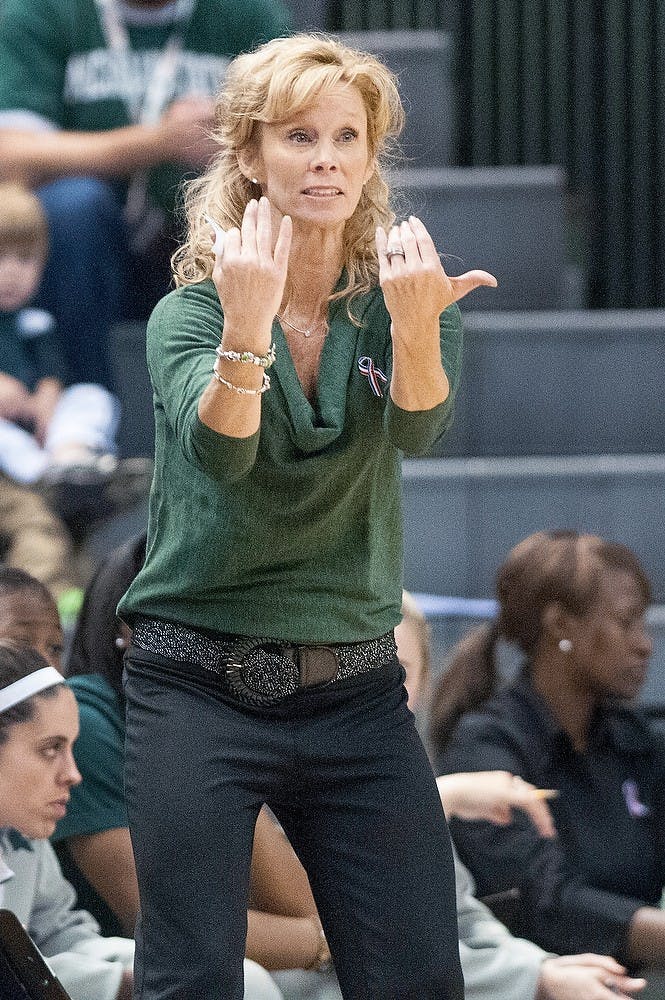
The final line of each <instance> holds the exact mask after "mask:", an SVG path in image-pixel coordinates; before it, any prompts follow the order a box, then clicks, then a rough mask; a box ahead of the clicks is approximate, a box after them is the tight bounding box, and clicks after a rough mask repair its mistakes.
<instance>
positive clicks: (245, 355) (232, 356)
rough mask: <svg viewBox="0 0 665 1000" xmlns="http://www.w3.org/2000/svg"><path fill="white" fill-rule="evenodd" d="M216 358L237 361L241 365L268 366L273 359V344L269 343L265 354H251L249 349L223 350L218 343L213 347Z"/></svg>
mask: <svg viewBox="0 0 665 1000" xmlns="http://www.w3.org/2000/svg"><path fill="white" fill-rule="evenodd" d="M215 354H216V355H217V357H218V358H225V359H226V360H227V361H239V362H240V363H241V364H242V365H257V366H258V367H259V368H270V366H271V364H273V362H274V360H275V345H274V344H271V345H270V347H269V348H268V351H267V352H266V354H252V352H251V351H225V350H223V348H222V345H221V344H220V345H219V347H217V348H216V349H215Z"/></svg>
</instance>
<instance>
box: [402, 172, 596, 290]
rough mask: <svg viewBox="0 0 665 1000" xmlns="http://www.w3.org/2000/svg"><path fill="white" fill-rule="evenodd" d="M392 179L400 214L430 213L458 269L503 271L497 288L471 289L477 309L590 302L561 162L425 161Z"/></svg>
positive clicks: (427, 218) (441, 246) (448, 264)
mask: <svg viewBox="0 0 665 1000" xmlns="http://www.w3.org/2000/svg"><path fill="white" fill-rule="evenodd" d="M391 183H392V185H393V186H394V188H395V190H396V192H397V203H396V207H397V210H398V213H399V215H400V216H401V217H405V216H407V215H408V214H411V213H413V214H414V215H418V216H419V217H420V218H422V220H423V222H424V223H425V225H426V226H427V228H428V229H429V232H430V235H431V236H432V239H433V240H434V243H435V245H436V248H437V250H438V251H439V253H440V254H441V255H442V260H443V264H444V267H445V268H446V270H447V271H448V272H449V273H450V274H461V273H462V272H463V271H468V270H469V269H471V268H477V267H480V268H482V269H483V270H485V271H490V272H491V273H492V274H494V275H495V277H496V278H497V281H498V283H499V284H498V287H497V288H493V289H487V288H480V289H478V290H476V291H475V292H472V293H471V295H470V296H469V298H468V299H467V306H468V308H469V309H474V310H475V309H483V310H485V309H489V310H497V309H511V310H521V309H563V308H577V307H578V306H580V305H581V304H582V298H583V289H582V280H581V277H580V274H579V271H578V270H577V269H576V268H575V267H573V266H572V265H571V264H570V263H569V261H568V252H567V237H566V207H565V196H566V176H565V173H564V171H563V170H562V169H561V168H560V167H556V166H542V167H442V168H434V167H419V168H411V169H405V170H399V171H394V172H393V174H392V176H391Z"/></svg>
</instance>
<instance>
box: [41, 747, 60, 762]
mask: <svg viewBox="0 0 665 1000" xmlns="http://www.w3.org/2000/svg"><path fill="white" fill-rule="evenodd" d="M57 754H58V750H57V747H44V748H43V750H42V756H43V757H45V758H46V760H55V758H56V756H57Z"/></svg>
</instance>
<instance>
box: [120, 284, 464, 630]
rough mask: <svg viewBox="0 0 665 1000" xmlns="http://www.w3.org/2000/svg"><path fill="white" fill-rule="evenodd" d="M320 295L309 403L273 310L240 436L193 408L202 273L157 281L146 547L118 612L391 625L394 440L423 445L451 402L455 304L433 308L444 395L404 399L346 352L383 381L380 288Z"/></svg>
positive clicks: (211, 344) (418, 449)
mask: <svg viewBox="0 0 665 1000" xmlns="http://www.w3.org/2000/svg"><path fill="white" fill-rule="evenodd" d="M354 312H355V314H356V316H357V317H358V318H359V319H360V320H361V321H362V328H361V329H360V330H359V329H358V328H357V327H355V326H354V325H353V324H352V323H351V322H350V321H349V319H348V317H347V314H346V304H345V302H343V301H341V302H340V301H338V302H335V303H333V304H332V305H331V307H330V310H329V322H330V332H329V333H328V335H327V337H326V341H325V344H324V347H323V353H322V356H321V364H320V372H319V392H318V398H317V403H316V406H315V407H312V406H311V405H310V403H309V402H308V400H307V398H306V397H305V395H304V393H303V391H302V387H301V385H300V382H299V380H298V377H297V374H296V371H295V368H294V365H293V362H292V359H291V356H290V354H289V350H288V347H287V344H286V341H285V338H284V335H283V333H282V330H281V328H280V326H279V324H278V323H277V322H276V323H275V324H274V326H273V337H274V340H275V344H276V348H277V360H276V362H275V364H274V365H273V367H272V368H271V369H270V375H271V379H272V388H271V389H270V391H269V392H267V393H265V395H264V396H263V397H262V404H261V405H262V415H261V427H260V430H259V431H257V433H256V434H254V435H252V436H251V437H249V438H244V439H237V438H231V437H227V436H225V435H222V434H218V433H216V432H215V431H213V430H211V429H210V428H208V427H206V426H205V425H204V424H203V423H201V421H200V420H199V418H198V412H197V408H198V402H199V399H200V397H201V394H202V392H203V390H204V389H205V387H206V386H207V385H208V383H209V381H210V373H211V370H212V367H213V363H214V360H215V347H216V346H217V344H218V343H219V336H220V331H221V329H222V327H223V315H222V311H221V307H220V304H219V299H218V297H217V293H216V290H215V287H214V285H213V284H212V282H211V281H206V282H204V283H202V284H199V285H191V286H188V287H185V288H182V289H179V290H178V291H175V292H171V293H170V294H169V295H167V296H166V297H165V298H164V299H163V300H162V301H161V302H160V303H159V304H158V305H157V307H156V309H155V311H154V312H153V315H152V317H151V319H150V322H149V324H148V366H149V368H150V374H151V378H152V382H153V387H154V403H155V431H156V460H155V478H154V483H153V488H152V493H151V497H150V515H149V524H148V545H147V555H146V561H145V565H144V567H143V569H142V570H141V572H140V573H139V574H138V576H137V578H136V579H135V580H134V582H133V583H132V585H131V586H130V588H129V591H128V592H127V594H126V595H125V596H124V597H123V599H122V601H121V602H120V606H119V614H120V615H121V616H122V617H123V618H125V619H127V620H128V621H131V619H132V618H133V616H135V615H137V614H142V615H147V616H150V617H157V618H164V619H167V620H171V621H177V622H181V623H183V624H185V625H191V626H194V627H199V628H208V629H214V630H219V631H223V632H233V633H239V634H246V635H253V636H271V637H274V638H278V639H285V640H290V641H293V642H310V643H315V642H323V643H325V642H353V641H358V640H362V639H369V638H374V637H376V636H379V635H382V634H384V633H385V632H387V631H389V630H390V629H392V628H393V627H394V626H395V625H396V624H397V622H398V621H399V618H400V604H401V591H402V510H401V497H400V479H401V463H400V459H401V453H402V452H406V453H409V454H421V453H423V452H426V451H427V450H428V449H429V448H430V447H431V445H432V444H433V443H434V441H435V440H436V439H437V438H438V437H439V436H440V435H441V434H442V433H443V431H444V430H445V429H446V428H447V426H448V424H449V423H450V420H451V417H452V408H453V399H454V395H455V391H456V389H457V384H458V380H459V370H460V361H461V322H460V315H459V310H458V309H457V307H456V306H453V307H450V308H449V309H447V310H446V311H445V312H444V313H443V314H442V316H441V350H442V357H443V363H444V367H445V370H446V373H447V375H448V378H449V380H450V384H451V394H450V396H449V398H448V399H447V400H446V402H445V403H442V404H440V405H439V406H436V407H434V408H433V409H431V410H428V411H423V412H406V411H404V410H401V409H399V408H398V407H397V406H395V404H394V403H393V402H392V401H391V400H390V398H389V394H388V391H387V390H386V391H385V392H384V395H383V397H382V398H379V397H377V396H376V395H374V393H373V392H372V389H371V387H370V384H369V380H368V378H367V377H366V376H364V375H363V374H362V373H361V372H360V370H359V365H358V361H359V358H361V357H363V356H367V357H370V358H372V360H373V361H374V362H375V364H376V365H378V367H379V368H381V370H382V371H383V372H384V373H385V375H386V376H387V378H388V382H389V381H390V375H391V367H392V360H391V356H392V352H391V340H390V316H389V314H388V312H387V310H386V307H385V304H384V301H383V295H382V293H381V291H380V289H378V288H377V289H375V290H373V291H372V292H370V293H369V294H367V295H365V296H364V297H363V298H361V299H359V300H356V302H355V305H354Z"/></svg>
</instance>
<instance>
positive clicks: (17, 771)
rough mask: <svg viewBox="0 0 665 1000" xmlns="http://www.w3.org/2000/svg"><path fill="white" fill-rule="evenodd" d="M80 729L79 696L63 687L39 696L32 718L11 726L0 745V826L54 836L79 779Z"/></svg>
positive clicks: (38, 837)
mask: <svg viewBox="0 0 665 1000" xmlns="http://www.w3.org/2000/svg"><path fill="white" fill-rule="evenodd" d="M78 733H79V718H78V707H77V705H76V698H75V697H74V695H73V694H72V692H71V691H70V690H69V688H67V687H65V686H64V685H62V686H61V687H59V688H58V690H57V692H56V693H55V694H53V695H51V696H50V697H40V696H39V695H37V696H36V697H35V711H34V714H33V717H32V718H31V719H30V720H29V721H28V722H17V723H16V724H15V725H13V726H11V727H10V729H9V732H8V735H7V740H6V742H5V743H3V744H2V745H0V826H2V827H5V826H6V827H11V828H12V829H14V830H18V831H19V833H22V834H23V835H24V836H25V837H30V838H32V839H35V840H41V839H44V838H46V837H50V836H51V834H52V833H53V831H54V830H55V827H56V823H57V822H58V820H60V819H62V817H63V816H64V815H65V813H66V811H67V803H68V801H69V791H70V788H71V787H72V785H78V784H79V782H80V781H81V775H80V774H79V772H78V770H77V767H76V763H75V761H74V755H73V753H72V747H73V745H74V741H75V740H76V738H77V736H78Z"/></svg>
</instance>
